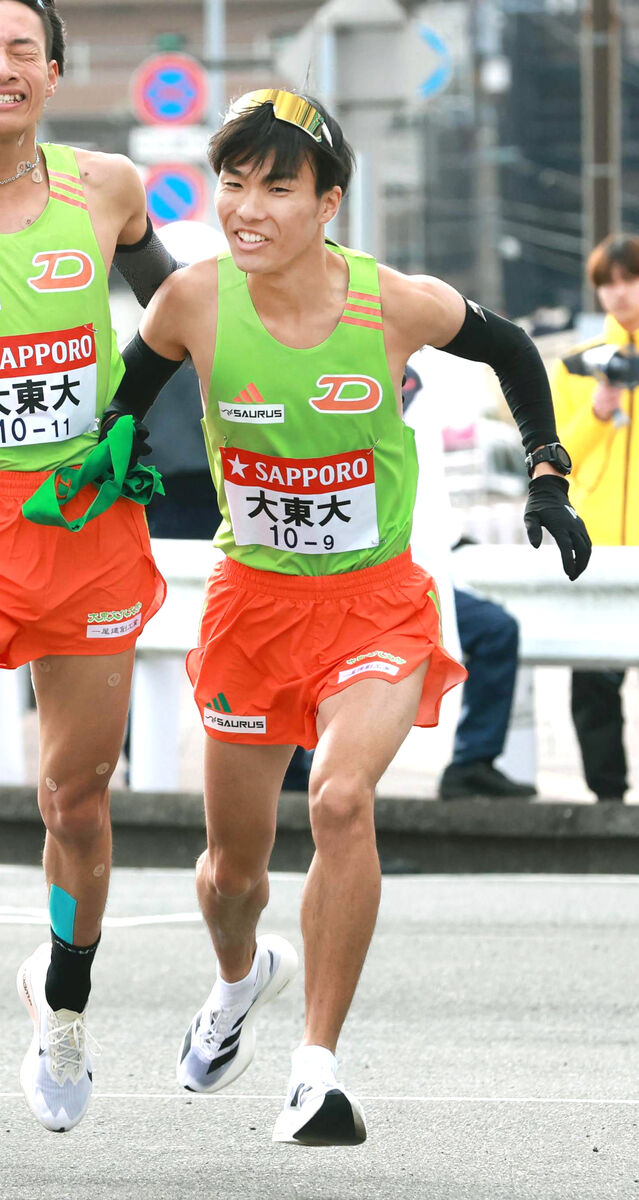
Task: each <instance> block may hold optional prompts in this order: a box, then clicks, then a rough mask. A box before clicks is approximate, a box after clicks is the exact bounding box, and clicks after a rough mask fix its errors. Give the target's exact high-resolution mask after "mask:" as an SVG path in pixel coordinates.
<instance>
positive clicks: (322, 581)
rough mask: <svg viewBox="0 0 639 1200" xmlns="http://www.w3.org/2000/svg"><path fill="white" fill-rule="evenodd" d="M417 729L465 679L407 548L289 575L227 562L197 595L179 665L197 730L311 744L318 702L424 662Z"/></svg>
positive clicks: (429, 583)
mask: <svg viewBox="0 0 639 1200" xmlns="http://www.w3.org/2000/svg"><path fill="white" fill-rule="evenodd" d="M426 658H429V659H430V666H429V669H428V671H427V673H426V678H425V680H424V689H423V692H422V697H421V702H420V705H419V711H418V714H417V717H416V720H415V724H416V725H436V724H437V721H438V717H439V706H440V703H441V699H442V696H443V695H444V694H445V692H447V691H448V690H449V689H450V688H452V687H454V686H455V684H457V683H461V682H462V681H463V680H464V679H465V678H466V670H465V668H464V667H462V666H461V665H460V664H459V663H458V662H457V661H456V660H455V659H454V658H451V656H450V655H449V654H448V653H447V652H446V651H445V650H444V649H443V647H442V645H441V640H440V625H439V608H438V600H437V591H436V588H435V584H434V582H433V580H432V579H431V577H430V575H427V574H426V572H425V571H423V570H422V568H421V567H418V566H417V565H416V564H414V563H413V561H412V559H411V554H410V550H406V551H405V553H404V554H401V555H399V556H398V557H397V558H394V559H391V560H390V562H387V563H382V564H380V565H379V566H375V567H365V568H364V569H362V570H360V571H351V572H349V573H348V574H344V575H322V576H319V577H317V576H298V575H294V576H290V575H283V574H278V573H275V572H269V571H257V570H255V569H254V568H252V567H246V566H244V565H243V564H241V563H237V562H235V560H234V559H230V558H226V559H224V561H223V562H221V563H218V565H217V567H216V568H215V570H214V571H213V574H212V575H211V577H210V579H209V582H208V585H207V592H206V599H205V604H204V612H203V616H202V622H201V626H200V644H199V646H197V647H196V648H195V649H194V650H191V651H190V652H189V654H188V655H187V660H186V661H187V671H188V674H189V678H190V680H191V683H192V684H193V689H194V693H195V701H196V703H197V706H198V708H199V710H200V715H201V717H202V721H203V723H204V728H205V729H206V732H207V733H208V734H210V735H211V737H213V738H217V739H219V740H220V741H224V742H236V743H240V742H242V743H249V744H260V745H287V744H297V745H300V746H304V747H306V748H307V749H311V748H312V747H313V746H316V745H317V729H316V717H317V710H318V707H319V705H320V704H321V702H322V700H325V699H326V697H327V696H333V695H335V694H336V693H337V692H341V691H343V690H344V688H347V687H350V686H351V684H353V683H357V682H358V681H359V680H360V679H384V680H386V681H387V682H388V683H399V681H400V680H401V679H405V678H406V676H407V675H410V674H411V672H412V671H414V670H415V668H416V667H418V666H419V664H420V663H422V662H423V661H424V659H426Z"/></svg>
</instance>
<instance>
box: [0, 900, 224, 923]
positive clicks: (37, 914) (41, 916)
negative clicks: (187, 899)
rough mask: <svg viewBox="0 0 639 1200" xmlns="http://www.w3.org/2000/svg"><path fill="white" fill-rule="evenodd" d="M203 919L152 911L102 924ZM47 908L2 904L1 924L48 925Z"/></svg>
mask: <svg viewBox="0 0 639 1200" xmlns="http://www.w3.org/2000/svg"><path fill="white" fill-rule="evenodd" d="M201 921H202V914H201V913H199V912H187V913H150V914H148V915H146V916H139V917H105V918H104V920H103V922H102V924H103V925H105V926H106V927H107V928H109V929H126V928H131V927H133V926H136V925H192V924H199V923H200V922H201ZM49 923H50V917H49V913H48V912H47V910H46V909H45V908H12V907H11V906H10V905H4V904H3V905H0V925H48V924H49Z"/></svg>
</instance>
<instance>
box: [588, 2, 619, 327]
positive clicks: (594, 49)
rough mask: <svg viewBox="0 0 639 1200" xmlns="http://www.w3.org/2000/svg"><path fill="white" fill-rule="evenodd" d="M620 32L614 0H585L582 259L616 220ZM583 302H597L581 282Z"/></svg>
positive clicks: (614, 227) (613, 228) (592, 306)
mask: <svg viewBox="0 0 639 1200" xmlns="http://www.w3.org/2000/svg"><path fill="white" fill-rule="evenodd" d="M620 56H621V31H620V19H619V11H618V5H617V0H586V2H585V7H584V12H583V18H582V29H581V97H582V164H583V165H582V189H583V214H584V216H583V241H584V259H585V258H586V257H587V255H588V254H589V253H590V251H591V249H592V247H593V246H596V245H597V244H598V242H600V241H601V240H602V239H603V238H605V237H607V235H608V234H609V233H615V232H616V231H618V230H619V228H620V225H621V186H620V175H621V160H620V143H621V72H620ZM583 307H584V310H585V311H586V312H593V311H594V310H595V309H596V307H597V305H596V301H595V297H594V293H593V291H592V288H591V287H590V285H589V284H588V282H587V281H585V282H584V293H583Z"/></svg>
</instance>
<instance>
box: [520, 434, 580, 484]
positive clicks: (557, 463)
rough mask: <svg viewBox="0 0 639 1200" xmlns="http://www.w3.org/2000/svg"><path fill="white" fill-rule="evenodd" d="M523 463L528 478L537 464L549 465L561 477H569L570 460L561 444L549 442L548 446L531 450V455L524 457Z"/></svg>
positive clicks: (570, 469)
mask: <svg viewBox="0 0 639 1200" xmlns="http://www.w3.org/2000/svg"><path fill="white" fill-rule="evenodd" d="M525 462H526V466H527V468H528V474H529V475H530V476H532V473H533V470H534V468H535V467H536V466H537V464H538V463H542V462H547V463H550V466H551V467H554V468H555V470H556V471H561V473H562V475H570V472H571V471H572V459H571V457H570V455H569V453H568V451H567V450H565V449H564V447H563V446H562V445H561V442H550V444H549V445H548V446H540V447H539V449H538V450H533V452H532V454H527V455H526V459H525Z"/></svg>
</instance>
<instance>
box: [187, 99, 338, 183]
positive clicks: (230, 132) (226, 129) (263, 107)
mask: <svg viewBox="0 0 639 1200" xmlns="http://www.w3.org/2000/svg"><path fill="white" fill-rule="evenodd" d="M304 99H305V100H308V102H309V104H312V105H313V108H316V109H317V111H318V113H319V114H320V116H321V117H322V119H323V121H324V122H325V124H326V125H327V127H328V130H329V133H330V135H331V137H332V139H333V145H332V146H331V145H329V143H328V141H327V139H326V138H323V139H322V141H321V142H316V141H315V139H314V138H312V137H310V136H309V134H308V133H307V132H306V131H305V130H304V129H298V128H297V126H295V125H291V124H289V122H288V121H279V120H277V118H276V116H275V112H274V110H273V105H272V104H271V103H270V101H266V102H265V103H264V104H260V105H258V106H257V107H256V108H251V109H248V110H247V111H246V112H244V113H241V114H240V115H239V116H238V117H234V118H233V120H231V121H229V122H228V123H227V124H226V125H223V126H222V128H221V129H218V131H217V133H215V134H213V137H212V138H211V140H210V142H209V149H208V157H209V162H210V164H211V166H212V168H213V170H214V171H215V174H216V175H219V174H220V171H221V170H222V168H223V167H224V166H227V167H230V166H232V165H235V166H241V165H242V164H243V163H253V164H254V165H255V166H256V167H257V168H258V169H259V168H260V167H263V166H264V164H265V162H266V161H267V159H268V158H270V157H271V156H272V164H271V168H270V171H269V179H292V178H294V176H295V175H297V173H298V171H299V170H300V167H301V166H302V164H303V163H304V162H308V163H309V165H310V167H311V168H312V170H313V174H314V175H315V191H316V193H317V195H318V196H322V195H324V192H328V191H330V190H331V188H333V187H340V188H341V189H342V192H343V194H346V191H347V190H348V185H349V182H350V178H351V175H352V173H353V167H354V165H355V156H354V154H353V151H352V149H351V147H350V146H349V144H348V142H347V141H346V139H345V137H344V134H343V133H342V130H341V128H340V126H339V125H338V123H337V121H336V120H335V118H334V117H332V116H331V115H330V114H329V113H328V112H327V111H326V109H325V108H324V106H323V105H322V104H320V102H319V100H315V99H313V97H312V96H306V95H305V96H304Z"/></svg>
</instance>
